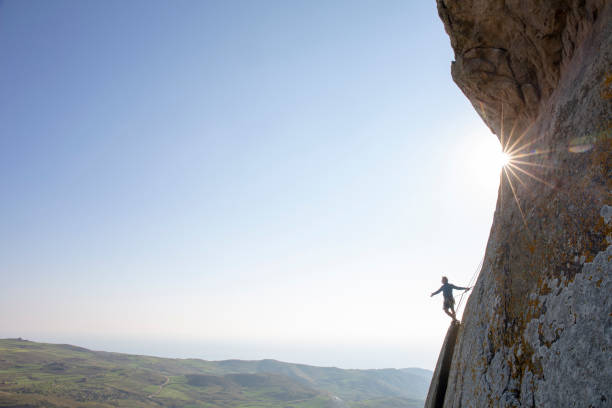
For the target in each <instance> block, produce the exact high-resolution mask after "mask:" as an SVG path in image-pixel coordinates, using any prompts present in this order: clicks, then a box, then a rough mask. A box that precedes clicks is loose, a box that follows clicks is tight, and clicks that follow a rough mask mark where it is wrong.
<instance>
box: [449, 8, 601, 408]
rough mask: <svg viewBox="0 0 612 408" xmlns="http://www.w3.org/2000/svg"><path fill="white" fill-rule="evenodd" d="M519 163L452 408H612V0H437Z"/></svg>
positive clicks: (463, 76)
mask: <svg viewBox="0 0 612 408" xmlns="http://www.w3.org/2000/svg"><path fill="white" fill-rule="evenodd" d="M437 3H438V11H439V14H440V17H441V18H442V21H443V22H444V25H445V28H446V31H447V33H448V34H449V36H450V39H451V44H452V46H453V49H454V51H455V59H456V61H455V62H453V64H452V67H451V73H452V76H453V79H454V80H455V82H456V83H457V85H458V86H459V87H460V88H461V90H462V91H463V92H464V93H465V95H466V96H467V97H468V99H469V100H470V101H471V102H472V104H473V105H474V107H475V109H476V110H477V111H478V113H479V114H480V115H481V117H482V118H483V120H484V121H485V122H486V123H487V125H488V126H489V127H490V128H491V130H492V131H493V132H494V133H495V134H497V136H498V137H499V139H500V141H501V142H502V145H503V146H505V149H506V151H508V152H510V153H511V154H512V155H513V163H512V164H511V165H509V166H507V167H506V168H505V169H504V170H503V171H502V176H501V183H500V190H499V197H498V202H497V208H496V212H495V217H494V221H493V225H492V227H491V234H490V237H489V242H488V245H487V250H486V254H485V261H484V264H483V268H482V271H481V274H480V277H479V278H478V281H477V284H476V286H475V288H474V290H473V292H472V295H471V297H470V299H469V301H468V303H467V305H466V310H465V313H464V319H463V320H464V322H463V325H462V327H461V329H460V331H459V334H458V339H457V343H456V346H455V350H454V354H453V360H452V364H451V369H450V373H449V378H448V386H447V390H446V394H445V398H444V404H443V406H444V407H457V408H458V407H488V406H493V407H612V386H611V385H612V246H611V244H612V195H611V192H612V171H611V164H612V156H611V154H610V153H611V152H612V1H609V0H580V1H579V0H549V1H537V0H437Z"/></svg>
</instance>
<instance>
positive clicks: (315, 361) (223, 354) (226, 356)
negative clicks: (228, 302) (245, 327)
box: [2, 335, 439, 370]
mask: <svg viewBox="0 0 612 408" xmlns="http://www.w3.org/2000/svg"><path fill="white" fill-rule="evenodd" d="M2 337H3V338H4V337H18V336H2ZM21 337H23V338H25V339H27V340H32V341H37V342H43V343H67V344H73V345H77V346H81V347H85V348H88V349H91V350H99V351H110V352H117V353H127V354H139V355H151V356H158V357H168V358H199V359H203V360H230V359H238V360H262V359H274V360H279V361H284V362H288V363H298V364H308V365H313V366H319V367H338V368H345V369H351V368H354V369H380V368H408V367H419V368H425V369H428V370H433V369H434V366H435V363H436V359H437V357H438V351H439V350H438V348H437V347H438V346H437V345H433V347H429V349H427V348H426V347H423V348H422V349H420V350H415V349H408V348H405V347H399V346H389V345H382V344H381V345H377V344H372V345H367V346H355V345H346V346H345V345H333V346H330V345H321V344H307V343H302V344H269V343H263V342H232V341H227V342H220V341H216V342H211V341H177V340H160V339H148V338H129V339H118V338H99V337H88V336H83V335H73V336H49V335H38V336H37V335H33V336H26V335H22V336H21Z"/></svg>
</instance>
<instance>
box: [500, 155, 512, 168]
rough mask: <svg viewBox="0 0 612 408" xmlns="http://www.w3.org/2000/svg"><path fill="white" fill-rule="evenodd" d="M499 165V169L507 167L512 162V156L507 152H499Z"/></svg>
mask: <svg viewBox="0 0 612 408" xmlns="http://www.w3.org/2000/svg"><path fill="white" fill-rule="evenodd" d="M497 161H498V163H499V167H500V168H501V167H506V166H507V165H508V164H510V162H511V161H512V156H510V154H509V153H506V152H499V157H498V158H497Z"/></svg>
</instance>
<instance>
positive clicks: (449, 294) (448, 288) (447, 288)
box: [431, 283, 467, 299]
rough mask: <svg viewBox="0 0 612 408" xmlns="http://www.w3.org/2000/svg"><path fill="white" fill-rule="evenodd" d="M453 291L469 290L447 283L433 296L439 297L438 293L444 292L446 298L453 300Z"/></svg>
mask: <svg viewBox="0 0 612 408" xmlns="http://www.w3.org/2000/svg"><path fill="white" fill-rule="evenodd" d="M453 289H456V290H466V289H467V288H462V287H461V286H455V285H453V284H452V283H445V284H444V285H442V286H440V289H438V290H436V291H435V292H434V293H432V294H431V295H432V296H433V295H437V294H438V293H440V292H442V294H443V295H444V297H445V298H449V299H452V298H453Z"/></svg>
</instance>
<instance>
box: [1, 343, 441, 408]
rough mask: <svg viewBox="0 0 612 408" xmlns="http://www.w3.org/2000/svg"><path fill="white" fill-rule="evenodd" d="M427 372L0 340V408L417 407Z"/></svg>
mask: <svg viewBox="0 0 612 408" xmlns="http://www.w3.org/2000/svg"><path fill="white" fill-rule="evenodd" d="M430 378H431V372H430V371H427V370H421V369H402V370H395V369H384V370H342V369H339V368H332V367H329V368H325V367H314V366H308V365H303V364H290V363H283V362H280V361H276V360H261V361H243V360H226V361H204V360H198V359H169V358H158V357H149V356H138V355H129V354H118V353H108V352H99V351H91V350H87V349H84V348H81V347H75V346H71V345H64V344H43V343H35V342H30V341H26V340H21V339H6V340H0V407H14V408H30V407H48V408H54V407H67V408H68V407H70V408H72V407H79V408H81V407H82V408H89V407H92V408H93V407H99V408H103V407H104V408H106V407H181V408H183V407H184V408H196V407H198V408H213V407H215V408H225V407H227V408H234V407H244V408H277V407H278V408H343V407H347V408H353V407H354V408H375V407H381V408H383V407H384V408H394V407H398V408H399V407H403V408H406V407H407V408H411V407H422V406H423V400H424V398H425V394H426V392H427V387H428V385H429V380H430Z"/></svg>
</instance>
